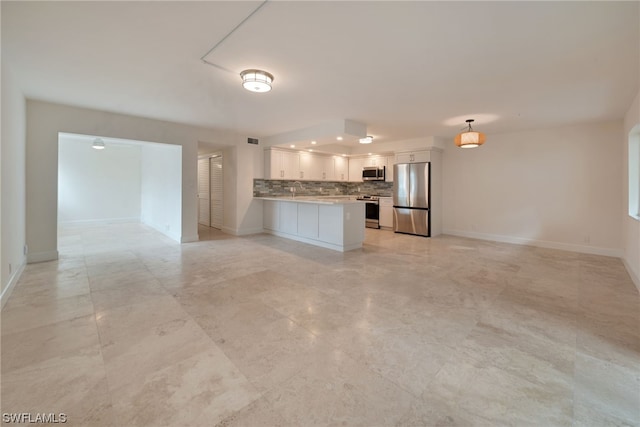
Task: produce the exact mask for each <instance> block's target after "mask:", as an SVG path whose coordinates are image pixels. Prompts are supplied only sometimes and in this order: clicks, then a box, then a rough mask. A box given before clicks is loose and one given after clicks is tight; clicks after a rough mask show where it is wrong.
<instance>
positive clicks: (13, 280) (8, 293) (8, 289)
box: [0, 262, 26, 310]
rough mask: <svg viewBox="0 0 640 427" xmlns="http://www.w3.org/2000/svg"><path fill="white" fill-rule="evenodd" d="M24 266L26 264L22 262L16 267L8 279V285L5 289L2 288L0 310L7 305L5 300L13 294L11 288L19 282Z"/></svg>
mask: <svg viewBox="0 0 640 427" xmlns="http://www.w3.org/2000/svg"><path fill="white" fill-rule="evenodd" d="M25 265H26V264H25V263H24V262H23V263H22V264H20V266H18V268H17V269H16V271H15V272H14V273H13V275H12V276H11V277H9V283H8V284H7V287H6V288H4V290H3V291H2V294H0V310H2V309H3V308H4V306H5V304H6V303H7V300H8V299H9V297H10V296H11V294H12V293H13V288H15V287H16V284H17V283H18V280H20V276H22V272H23V271H24V268H25Z"/></svg>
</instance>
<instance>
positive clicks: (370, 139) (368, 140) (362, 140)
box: [360, 135, 373, 144]
mask: <svg viewBox="0 0 640 427" xmlns="http://www.w3.org/2000/svg"><path fill="white" fill-rule="evenodd" d="M372 142H373V137H372V136H370V135H367V136H365V137H364V138H360V144H371V143H372Z"/></svg>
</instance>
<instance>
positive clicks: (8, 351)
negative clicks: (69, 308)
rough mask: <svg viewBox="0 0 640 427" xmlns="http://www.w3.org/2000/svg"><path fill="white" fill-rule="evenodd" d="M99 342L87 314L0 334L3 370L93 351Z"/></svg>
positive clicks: (93, 325) (3, 371) (89, 316)
mask: <svg viewBox="0 0 640 427" xmlns="http://www.w3.org/2000/svg"><path fill="white" fill-rule="evenodd" d="M99 343H100V341H99V338H98V330H97V327H96V320H95V316H93V315H88V316H83V317H76V318H73V319H70V320H63V321H61V322H57V323H53V324H49V325H45V326H40V327H37V328H33V329H30V330H29V331H28V333H24V332H14V333H3V334H2V373H3V374H5V373H10V372H13V371H15V370H17V369H22V368H26V367H28V366H30V365H34V364H38V363H43V362H45V361H49V363H52V362H53V361H55V360H58V359H65V358H67V357H70V356H74V355H77V354H82V353H84V352H85V351H86V350H87V349H89V350H90V351H93V350H94V349H95V348H96V347H97V346H98V345H99Z"/></svg>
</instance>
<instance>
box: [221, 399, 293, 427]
mask: <svg viewBox="0 0 640 427" xmlns="http://www.w3.org/2000/svg"><path fill="white" fill-rule="evenodd" d="M288 425H289V423H287V421H286V420H285V419H284V417H283V416H282V415H281V414H279V413H278V412H277V411H276V410H275V409H274V408H273V406H272V405H271V404H270V403H269V402H268V401H267V399H265V398H261V399H258V400H256V401H254V402H252V403H251V404H250V405H247V406H245V407H244V408H242V409H240V410H239V411H237V412H234V413H233V414H231V415H229V416H228V417H227V418H225V419H224V420H222V421H220V422H219V423H218V424H216V425H215V427H251V426H265V427H286V426H288Z"/></svg>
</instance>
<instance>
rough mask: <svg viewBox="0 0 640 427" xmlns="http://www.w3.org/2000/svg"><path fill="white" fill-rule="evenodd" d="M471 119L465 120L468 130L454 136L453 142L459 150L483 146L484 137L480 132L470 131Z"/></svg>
mask: <svg viewBox="0 0 640 427" xmlns="http://www.w3.org/2000/svg"><path fill="white" fill-rule="evenodd" d="M471 123H473V119H467V124H468V126H469V127H468V128H467V129H466V130H465V131H464V132H461V133H459V134H458V135H456V137H455V139H454V142H455V143H456V145H457V146H458V147H460V148H476V147H479V146H481V145H482V144H484V141H485V139H486V136H485V135H484V133H482V132H476V131H475V130H473V129H471Z"/></svg>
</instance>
